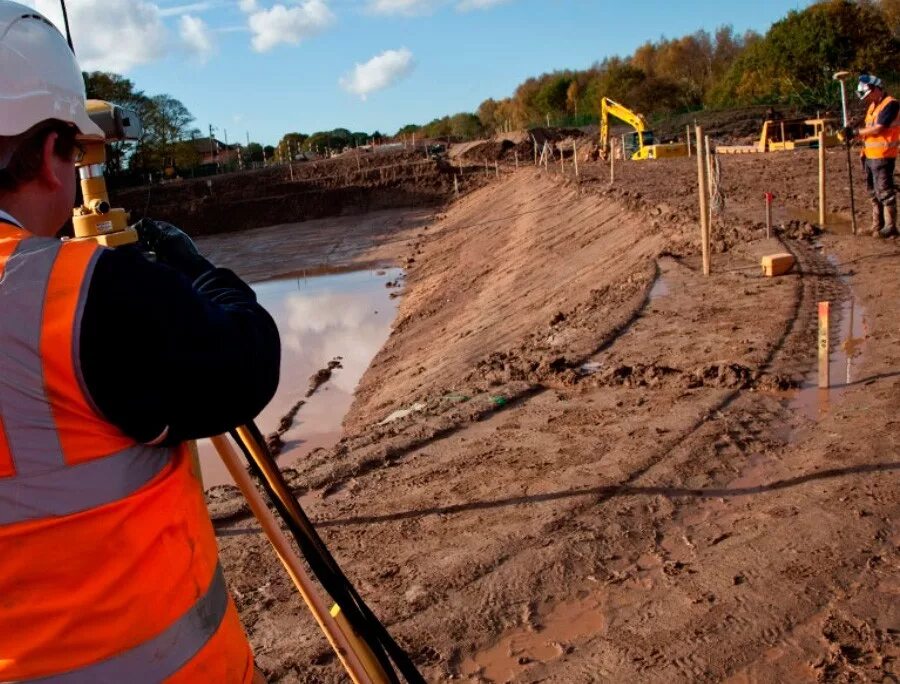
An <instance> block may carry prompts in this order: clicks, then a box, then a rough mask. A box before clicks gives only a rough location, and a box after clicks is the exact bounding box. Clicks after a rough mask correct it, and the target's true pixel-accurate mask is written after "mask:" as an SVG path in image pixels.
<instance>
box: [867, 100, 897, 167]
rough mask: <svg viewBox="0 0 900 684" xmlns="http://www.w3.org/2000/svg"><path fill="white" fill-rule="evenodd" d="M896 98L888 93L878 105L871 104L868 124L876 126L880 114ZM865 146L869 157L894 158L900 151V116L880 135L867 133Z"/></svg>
mask: <svg viewBox="0 0 900 684" xmlns="http://www.w3.org/2000/svg"><path fill="white" fill-rule="evenodd" d="M895 101H896V100H894V98H892V97H891V96H890V95H886V96H885V97H884V98H883V99H882V100H881V102H879V103H878V106H877V107H873V106H871V105H870V106H869V109H868V111H867V112H866V126H867V127H870V126H875V125H876V124H877V122H878V115H879V114H881V112H882V110H883V109H884V108H885V107H887V106H888V104H890V103H891V102H895ZM863 148H864V150H865V156H866V157H867V158H868V159H892V158H895V157H897V156H898V153H900V117H895V118H894V120H893V121H892V122H891V123H890V124H888V125H887V126H886V127H885V130H884V131H882V133H880V134H878V135H867V136H866V137H865V138H863Z"/></svg>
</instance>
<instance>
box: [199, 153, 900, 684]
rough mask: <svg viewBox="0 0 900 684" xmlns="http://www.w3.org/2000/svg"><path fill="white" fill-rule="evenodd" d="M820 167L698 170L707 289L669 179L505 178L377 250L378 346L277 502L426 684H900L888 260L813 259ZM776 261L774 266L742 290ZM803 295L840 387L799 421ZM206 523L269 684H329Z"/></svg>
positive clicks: (291, 609) (216, 510)
mask: <svg viewBox="0 0 900 684" xmlns="http://www.w3.org/2000/svg"><path fill="white" fill-rule="evenodd" d="M844 163H845V160H844V159H843V157H841V156H840V154H839V153H836V152H833V153H830V154H829V171H830V172H831V182H830V183H829V191H830V193H831V196H830V207H831V209H832V210H833V211H835V212H842V211H845V207H846V206H847V199H846V194H847V187H848V186H847V183H846V180H845V176H843V175H842V174H843V173H846V169H845V167H844ZM815 164H816V162H815V154H814V153H791V154H782V155H769V156H767V157H753V158H733V159H724V160H723V162H722V189H723V191H724V193H725V195H726V209H725V213H724V215H723V216H722V217H720V218H719V219H718V220H717V227H716V230H715V233H714V247H715V254H714V255H713V270H714V272H713V275H712V276H711V277H710V278H704V277H703V276H702V274H701V273H700V269H699V256H698V254H697V251H698V244H697V243H698V240H697V233H698V230H697V227H696V210H695V192H696V166H695V164H694V161H693V160H688V159H685V160H673V161H670V162H659V163H650V162H646V163H630V164H628V163H627V164H625V165H624V166H622V167H621V168H620V169H618V170H617V182H616V184H615V185H614V186H613V187H609V184H608V182H607V179H608V175H607V174H608V170H607V167H606V166H604V165H589V166H587V167H583V168H582V171H583V172H584V175H583V177H582V179H581V180H580V182H576V181H575V179H574V178H573V177H572V174H571V167H570V166H567V173H566V174H560V173H558V172H557V171H554V172H553V173H551V174H546V173H541V172H538V171H536V170H535V169H533V168H523V169H521V170H520V171H518V172H517V173H512V172H511V170H510V171H509V172H508V173H507V174H505V175H504V177H503V179H502V180H500V181H496V182H493V183H491V184H490V185H489V186H487V187H485V188H482V189H480V190H476V191H475V192H473V193H472V194H470V195H468V196H467V197H465V198H463V199H462V200H460V201H459V202H457V203H455V204H454V205H452V206H450V207H449V208H448V209H447V210H446V212H445V213H443V214H441V215H439V216H437V217H435V220H434V222H433V223H431V224H430V225H429V226H427V227H426V226H422V227H421V230H418V228H417V229H416V230H417V232H416V233H415V236H413V235H408V239H407V240H406V242H404V243H392V244H394V245H401V244H402V246H403V248H404V249H403V251H402V253H401V258H400V263H401V264H402V265H404V266H406V268H407V273H408V277H407V287H406V296H405V297H404V298H403V302H402V305H401V308H400V312H399V315H398V318H397V321H396V323H395V327H394V331H393V334H392V336H391V338H390V339H389V341H388V343H387V344H386V345H385V347H384V348H383V349H382V351H381V352H380V353H379V354H378V356H377V357H376V359H375V360H374V361H373V363H372V366H371V367H370V369H369V371H368V372H367V373H366V375H365V376H364V377H363V380H362V383H361V386H360V389H359V391H358V394H357V400H356V402H355V404H354V406H353V408H352V410H351V413H350V415H349V416H348V417H347V420H346V422H345V436H344V438H343V439H342V441H341V442H340V443H339V444H338V446H337V447H336V448H334V449H332V450H328V451H326V450H320V451H316V452H313V454H311V456H310V457H309V459H308V460H307V461H306V462H305V463H304V464H303V465H302V467H300V468H299V469H298V470H296V471H289V472H288V475H289V478H290V481H291V483H292V484H293V486H294V487H295V489H296V491H297V493H298V495H300V496H301V497H302V501H303V503H304V505H305V506H306V508H307V510H308V512H309V513H310V514H311V516H312V517H313V518H314V519H315V520H317V521H318V526H319V529H320V530H321V532H322V534H323V536H324V537H325V539H326V541H327V542H328V544H329V546H330V548H331V549H332V550H333V552H334V554H335V556H336V557H337V558H338V560H339V561H340V562H341V563H342V565H343V567H344V568H345V570H346V572H347V574H348V575H349V576H350V577H351V578H352V579H353V580H354V581H355V582H356V584H357V586H358V588H359V589H360V591H361V593H362V594H363V596H365V597H366V598H367V600H368V601H369V602H370V605H372V607H373V608H374V609H375V611H376V613H378V614H379V615H380V616H381V617H382V618H383V620H384V621H385V623H386V624H387V625H389V627H390V629H391V631H392V633H394V634H395V636H396V637H397V638H398V639H399V640H400V641H401V642H402V643H404V644H405V645H406V646H407V647H408V649H409V651H410V653H411V654H412V655H413V657H414V659H415V660H416V662H417V664H418V665H419V666H420V668H421V669H422V671H423V673H424V674H425V675H426V678H427V679H429V680H431V681H440V680H446V679H457V678H462V679H467V680H470V681H486V680H487V681H498V682H500V681H508V680H514V681H522V682H531V681H558V682H587V681H615V682H620V681H627V682H644V681H673V680H674V681H722V680H730V681H734V682H749V681H809V682H813V681H834V682H854V681H896V680H897V678H898V677H900V664H898V661H897V658H898V657H900V602H898V600H897V599H898V594H900V579H898V577H900V576H898V569H900V552H898V547H900V530H898V528H897V525H896V520H897V514H898V512H900V506H898V503H900V495H898V489H897V485H898V481H900V478H898V469H900V462H898V450H897V440H898V435H900V430H898V417H897V415H898V414H897V410H898V406H900V347H898V344H897V343H898V341H900V331H898V321H900V310H898V309H900V304H898V300H897V298H896V297H895V296H894V294H895V293H896V292H897V290H898V285H900V273H898V268H897V266H898V264H900V245H898V244H897V242H896V241H890V242H879V241H875V240H872V239H871V238H868V237H863V236H859V237H853V236H850V235H847V234H846V233H845V229H844V227H843V226H842V225H837V226H836V227H835V230H834V231H833V232H829V233H826V234H825V235H819V236H817V235H815V233H816V230H815V229H814V228H813V226H808V225H805V214H804V213H803V212H808V211H809V210H811V209H813V208H814V207H815V201H816V196H815V187H816V179H815V168H816V165H815ZM557 168H558V167H557ZM841 169H843V171H841ZM857 181H859V178H858V176H857ZM767 190H771V191H773V192H775V194H776V195H778V200H777V207H776V209H777V211H776V219H777V221H776V222H777V224H778V226H777V227H776V228H777V229H776V236H775V237H773V238H772V239H768V240H767V239H766V238H765V229H764V225H763V223H762V218H763V204H762V193H763V192H764V191H767ZM862 194H863V193H862V191H861V189H859V188H858V189H857V202H858V204H859V205H862V204H863V198H862ZM862 216H863V212H862V211H860V217H861V218H862ZM838 218H840V217H838ZM844 219H846V217H844ZM283 232H284V231H283V230H282V231H281V232H279V231H277V230H276V231H274V232H272V233H271V240H270V241H269V242H268V244H269V245H270V246H271V245H275V244H277V240H278V235H280V234H281V233H283ZM297 244H299V243H297ZM784 250H787V251H790V252H791V253H793V254H794V255H795V256H796V258H797V260H798V265H799V266H798V269H797V271H795V272H794V273H792V274H790V275H788V276H784V277H781V278H775V279H765V278H762V277H760V275H759V267H758V264H759V258H760V256H761V255H763V254H766V253H772V252H776V251H784ZM241 254H242V250H241V251H239V250H235V252H234V253H233V254H232V255H231V257H234V258H236V259H238V261H239V260H240V257H241ZM284 258H290V259H294V258H297V259H298V260H302V259H306V258H307V257H306V256H301V255H299V254H298V255H297V256H296V257H294V256H289V255H284ZM309 258H312V257H309ZM353 258H354V259H357V258H358V259H360V260H363V261H365V260H366V259H368V257H367V256H366V255H365V254H363V255H359V256H355V257H353ZM236 263H237V262H236ZM257 266H258V264H257ZM251 268H253V266H252V265H251ZM851 298H852V299H853V302H854V313H855V314H856V316H857V317H858V318H859V319H860V321H859V323H858V324H857V325H856V328H855V330H854V332H853V335H850V334H849V327H850V326H849V323H850V320H851V318H852V316H851V314H850V313H849V308H848V307H847V304H848V303H849V301H850V299H851ZM825 299H827V300H830V301H832V302H833V308H834V311H835V315H834V322H833V330H832V336H831V339H832V343H833V345H834V346H835V347H836V348H837V351H836V353H835V366H834V371H833V376H834V378H835V381H836V382H838V383H839V384H841V385H843V386H842V387H839V388H835V389H833V390H831V391H830V392H829V393H826V394H824V395H820V394H819V393H817V392H816V391H815V390H809V389H806V388H804V383H806V384H808V383H809V382H811V381H812V382H814V381H815V375H814V374H813V375H810V373H811V372H812V371H813V370H814V360H815V344H816V336H815V333H816V302H818V301H820V300H825ZM860 313H861V316H860ZM854 320H855V319H854ZM848 337H853V338H854V340H855V341H853V342H851V344H850V345H849V346H848V345H844V344H843V343H844V342H845V341H846V339H847V338H848ZM842 345H843V346H844V347H846V349H848V350H849V351H850V352H852V353H853V354H855V356H853V358H852V365H851V368H850V370H849V371H846V368H845V356H842V355H841V347H842ZM845 372H849V374H850V378H849V381H847V378H846V377H845ZM415 402H421V403H422V404H424V408H423V409H422V410H421V411H418V412H414V413H412V414H410V415H409V416H407V417H405V418H402V419H399V420H396V421H393V422H391V423H388V424H386V425H378V421H380V420H381V419H382V418H384V417H385V416H386V415H387V414H389V413H391V412H392V411H394V410H396V409H400V408H404V407H408V406H410V405H412V404H413V403H415ZM212 511H213V514H214V517H216V518H218V522H217V526H218V528H219V534H220V544H221V549H222V556H223V560H224V563H225V567H226V571H227V572H226V574H227V576H228V578H229V583H230V585H231V587H232V589H233V590H234V592H235V595H236V598H237V603H238V607H239V609H240V611H241V616H242V619H243V620H244V624H245V626H246V627H247V630H248V633H249V635H250V637H251V640H252V642H253V644H254V648H255V651H256V653H257V659H258V663H259V664H260V666H261V667H262V668H263V669H264V670H265V671H266V673H267V675H268V676H269V678H270V679H271V680H272V681H283V682H297V681H309V682H312V681H341V680H342V674H341V672H340V670H339V668H338V666H337V664H336V661H335V659H334V658H333V656H332V655H331V654H330V652H329V650H328V647H327V644H326V643H325V640H324V638H323V637H322V636H321V635H320V634H319V633H318V631H317V630H316V628H315V626H314V625H313V623H312V620H311V619H310V618H309V616H308V615H307V614H306V612H305V610H304V609H303V608H302V607H301V604H300V601H299V599H298V598H297V596H296V594H295V592H294V591H293V589H292V587H291V585H290V583H289V582H288V581H287V580H286V578H285V577H284V574H283V572H282V570H281V568H280V567H279V566H278V565H277V563H275V562H274V561H273V557H272V554H271V552H270V550H269V548H268V546H267V543H266V541H265V539H264V537H262V536H261V534H260V533H259V531H258V529H257V528H256V526H255V523H254V521H253V520H252V519H251V518H248V517H247V516H246V512H245V511H243V510H242V507H241V504H240V501H239V500H238V499H236V498H234V497H229V496H227V495H225V496H221V497H219V498H218V499H217V500H216V501H215V502H213V505H212Z"/></svg>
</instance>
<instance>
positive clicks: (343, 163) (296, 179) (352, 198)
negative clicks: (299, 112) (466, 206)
mask: <svg viewBox="0 0 900 684" xmlns="http://www.w3.org/2000/svg"><path fill="white" fill-rule="evenodd" d="M454 173H455V172H454V170H453V169H452V168H451V167H450V166H449V165H448V164H446V163H445V162H443V161H442V160H440V159H431V160H425V159H423V157H422V155H421V154H419V153H417V152H414V151H406V150H403V149H397V150H389V151H384V152H375V153H367V154H363V153H354V154H352V155H349V156H341V157H336V158H333V159H327V160H321V161H316V162H306V163H295V164H293V165H281V166H277V167H271V168H268V169H260V170H256V171H247V172H243V173H231V174H223V175H219V176H213V177H210V178H203V179H194V180H183V181H177V182H171V183H167V184H164V185H158V186H151V187H145V188H136V189H131V190H125V191H121V192H118V193H114V195H113V201H114V202H116V203H117V204H121V206H123V207H124V208H126V209H127V210H129V211H130V212H131V215H132V217H133V218H134V219H137V218H138V217H141V216H151V217H153V216H156V217H159V216H165V217H166V219H167V220H168V221H171V222H172V223H175V224H176V225H178V226H180V227H182V228H184V229H185V230H186V231H187V232H189V233H190V234H191V235H212V234H217V233H225V232H231V231H238V230H246V229H249V228H257V227H264V226H271V225H274V224H278V223H294V222H299V221H306V220H310V219H318V218H324V217H328V216H338V215H341V214H359V213H367V212H371V211H377V210H380V209H391V208H398V207H419V206H425V207H427V206H435V205H438V204H441V203H442V202H444V201H445V200H446V199H447V198H448V197H450V196H451V195H452V194H453V192H454V182H453V176H454ZM481 182H483V181H481V180H480V179H476V178H472V177H471V176H469V177H464V178H462V179H457V183H458V184H461V187H460V189H461V191H463V192H466V191H468V190H470V189H471V188H474V187H478V186H479V184H480V183H481Z"/></svg>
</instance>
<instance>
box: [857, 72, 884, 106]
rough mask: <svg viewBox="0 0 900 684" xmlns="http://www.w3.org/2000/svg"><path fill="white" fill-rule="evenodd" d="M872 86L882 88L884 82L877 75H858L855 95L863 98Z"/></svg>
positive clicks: (867, 94) (870, 90)
mask: <svg viewBox="0 0 900 684" xmlns="http://www.w3.org/2000/svg"><path fill="white" fill-rule="evenodd" d="M872 88H884V84H883V82H882V81H881V79H880V78H878V77H877V76H872V75H871V74H863V75H862V76H860V77H859V84H858V85H857V86H856V95H857V97H859V99H860V100H865V99H866V98H867V97H868V96H869V93H871V92H872Z"/></svg>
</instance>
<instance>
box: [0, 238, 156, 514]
mask: <svg viewBox="0 0 900 684" xmlns="http://www.w3.org/2000/svg"><path fill="white" fill-rule="evenodd" d="M61 248H62V243H60V242H59V241H58V240H52V239H41V238H27V239H23V240H19V241H18V245H17V247H16V248H15V249H14V251H12V253H11V254H10V256H9V257H8V258H7V259H6V263H5V267H4V268H3V270H2V273H0V275H2V279H3V280H2V282H3V284H2V287H0V311H2V312H3V316H2V317H0V339H2V340H3V342H4V349H3V354H2V355H0V416H2V420H3V423H2V427H3V434H4V438H3V441H4V444H0V448H3V451H4V453H5V456H4V457H0V525H6V524H10V523H16V522H23V521H26V520H34V519H38V518H45V517H48V516H54V515H69V514H71V513H78V512H79V511H84V510H87V509H89V508H93V507H95V506H100V505H103V504H106V503H110V502H113V501H117V500H119V499H121V498H123V497H125V496H128V495H129V494H131V493H132V492H135V491H137V490H138V489H140V488H141V487H143V486H144V485H145V484H147V483H148V482H150V480H152V479H153V478H154V477H156V475H158V474H159V473H160V472H161V471H162V469H163V468H164V467H165V466H166V465H167V464H168V463H169V461H170V460H171V452H170V451H169V450H167V449H155V448H151V447H145V446H143V445H134V446H132V447H130V448H126V449H123V450H121V451H119V452H117V453H114V454H112V455H110V456H106V457H105V458H100V459H94V460H90V461H85V462H82V463H79V464H77V465H69V463H68V462H67V459H66V455H65V454H64V453H63V450H62V447H61V445H60V438H59V432H58V430H57V428H56V423H55V420H54V416H53V409H52V408H51V402H50V400H49V398H48V397H47V396H46V391H45V388H46V383H45V381H44V377H43V375H44V374H43V360H42V358H41V356H40V354H39V353H38V350H39V349H40V347H41V333H42V329H43V319H44V313H45V311H44V309H45V304H44V301H43V298H42V297H41V296H40V295H41V293H44V292H46V291H47V284H48V283H49V281H50V274H51V271H52V270H53V266H54V264H55V263H56V260H57V257H58V255H59V252H60V250H61ZM98 255H99V251H97V250H94V251H93V256H92V258H91V261H90V264H89V268H88V273H87V275H90V271H91V270H92V268H93V263H94V262H95V261H96V258H97V256H98ZM82 289H84V288H82ZM36 295H37V296H36ZM85 296H86V292H83V293H81V296H80V297H79V300H83V298H84V297H85ZM81 307H83V303H82V304H81V305H79V309H80V308H81ZM79 318H80V316H79ZM69 325H71V323H69ZM76 327H77V322H76ZM74 337H75V338H77V337H78V336H77V335H75V336H74ZM59 351H60V352H62V353H66V352H67V351H69V350H59ZM71 353H73V354H74V353H75V350H74V349H73V350H71ZM76 362H77V361H76ZM23 388H31V391H23ZM35 388H39V389H37V390H35ZM4 466H6V467H4Z"/></svg>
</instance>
